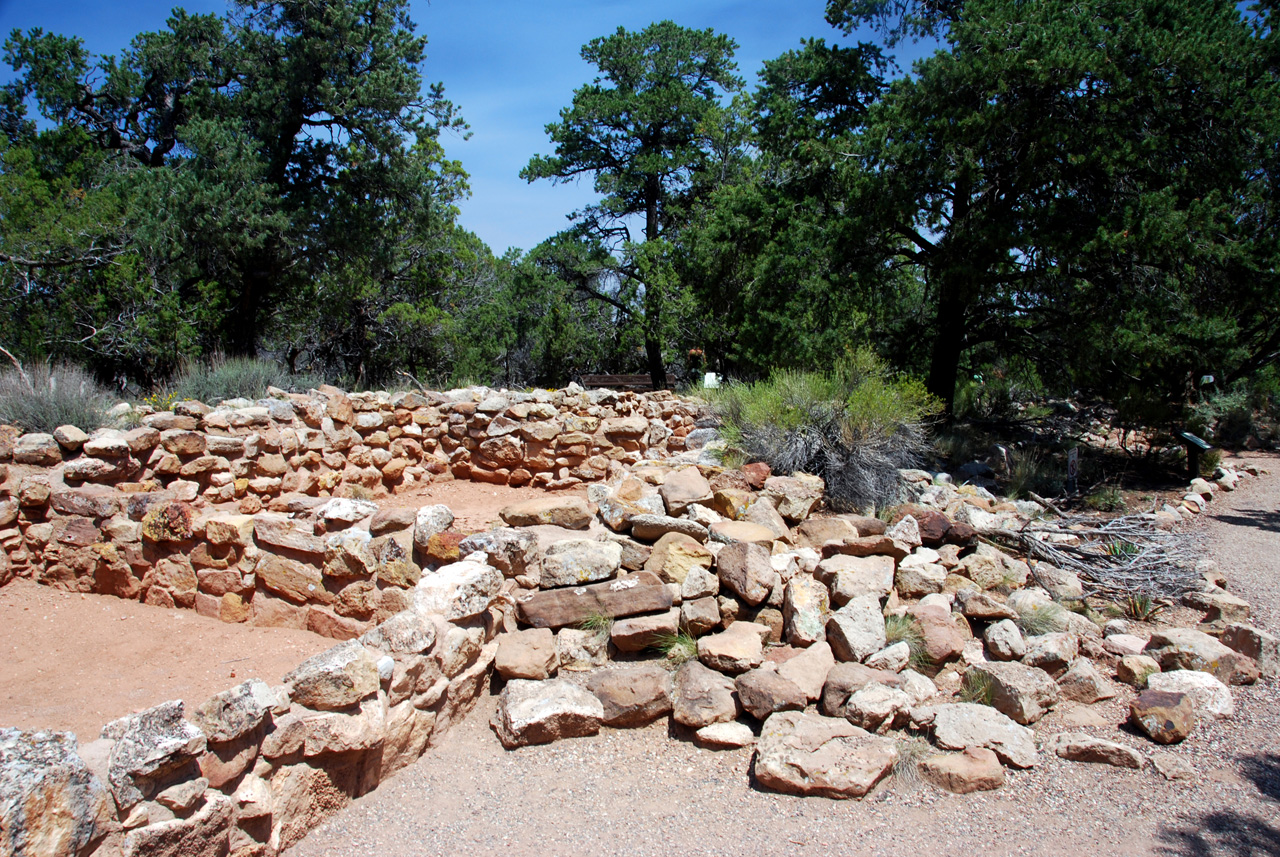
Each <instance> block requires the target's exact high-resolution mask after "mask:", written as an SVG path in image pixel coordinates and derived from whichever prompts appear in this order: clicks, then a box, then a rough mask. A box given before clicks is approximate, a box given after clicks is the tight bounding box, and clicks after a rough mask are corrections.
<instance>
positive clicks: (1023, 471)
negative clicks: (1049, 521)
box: [1005, 447, 1063, 498]
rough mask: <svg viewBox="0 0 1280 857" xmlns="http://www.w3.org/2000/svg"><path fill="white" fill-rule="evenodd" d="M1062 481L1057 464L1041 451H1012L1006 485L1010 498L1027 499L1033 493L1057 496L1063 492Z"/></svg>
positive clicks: (1032, 448)
mask: <svg viewBox="0 0 1280 857" xmlns="http://www.w3.org/2000/svg"><path fill="white" fill-rule="evenodd" d="M1062 479H1063V477H1062V473H1061V471H1060V470H1059V468H1058V465H1057V462H1056V461H1055V460H1054V459H1053V458H1051V457H1049V456H1048V455H1046V454H1045V453H1044V452H1043V451H1041V450H1040V449H1037V448H1034V447H1031V448H1026V449H1013V450H1010V452H1009V479H1008V482H1007V484H1006V485H1005V491H1006V493H1007V494H1008V495H1009V496H1010V497H1022V498H1026V497H1029V496H1030V493H1031V492H1035V493H1037V494H1041V495H1044V494H1048V495H1053V494H1057V493H1058V492H1059V491H1061V490H1062Z"/></svg>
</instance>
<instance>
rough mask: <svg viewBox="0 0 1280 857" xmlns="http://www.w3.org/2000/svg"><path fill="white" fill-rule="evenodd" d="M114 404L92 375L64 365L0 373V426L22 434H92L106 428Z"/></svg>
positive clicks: (42, 365)
mask: <svg viewBox="0 0 1280 857" xmlns="http://www.w3.org/2000/svg"><path fill="white" fill-rule="evenodd" d="M24 371H25V377H24V374H23V373H24ZM114 403H115V399H114V397H113V396H112V395H111V394H110V393H109V392H108V391H107V390H106V388H104V387H102V386H101V385H99V384H98V382H97V381H95V380H94V378H93V376H92V375H90V374H89V373H88V372H86V371H85V370H83V369H81V368H80V367H79V366H73V365H71V364H68V363H57V364H54V365H49V364H45V363H37V364H33V365H32V366H30V367H27V368H26V369H25V370H23V371H20V370H18V369H17V368H12V369H7V370H5V371H3V372H0V422H3V423H7V424H9V425H13V426H17V427H18V428H21V429H22V430H23V431H29V432H32V431H41V432H52V431H53V430H54V429H56V428H57V427H58V426H65V425H72V426H75V427H77V428H79V429H83V430H84V431H93V430H94V429H96V428H101V427H102V426H104V425H106V424H107V411H108V410H109V409H110V408H111V406H112V405H113V404H114Z"/></svg>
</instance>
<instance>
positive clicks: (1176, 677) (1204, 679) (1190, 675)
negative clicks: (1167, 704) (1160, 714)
mask: <svg viewBox="0 0 1280 857" xmlns="http://www.w3.org/2000/svg"><path fill="white" fill-rule="evenodd" d="M1147 687H1149V688H1150V689H1151V690H1158V691H1164V692H1166V693H1182V694H1186V696H1187V698H1188V699H1190V700H1191V705H1192V707H1193V708H1195V712H1196V719H1198V720H1225V719H1226V718H1228V717H1230V716H1231V715H1232V714H1235V711H1236V707H1235V702H1234V701H1233V700H1232V699H1231V689H1230V688H1229V687H1227V686H1226V685H1225V684H1223V683H1222V682H1220V681H1218V680H1217V679H1216V678H1214V677H1213V676H1212V675H1210V674H1209V673H1206V672H1200V671H1198V670H1173V671H1172V672H1159V673H1155V674H1154V675H1151V676H1149V677H1148V678H1147Z"/></svg>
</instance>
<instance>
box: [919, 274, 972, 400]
mask: <svg viewBox="0 0 1280 857" xmlns="http://www.w3.org/2000/svg"><path fill="white" fill-rule="evenodd" d="M939 279H940V283H939V295H938V315H937V318H936V319H935V320H934V327H935V329H936V332H935V334H934V339H933V353H932V355H931V356H930V358H929V378H928V380H927V381H926V384H925V386H926V387H927V388H928V390H929V392H930V393H932V394H933V395H935V396H937V397H938V398H939V399H941V400H942V403H943V405H944V406H945V408H946V414H947V416H948V417H950V416H951V412H952V407H953V405H954V404H955V398H956V373H957V372H958V371H959V368H960V355H961V353H962V352H963V351H964V339H965V303H966V292H967V289H965V288H964V283H963V281H962V279H961V278H960V277H959V276H957V275H956V274H955V273H953V272H948V271H944V272H942V274H941V276H940V278H939Z"/></svg>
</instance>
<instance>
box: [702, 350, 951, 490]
mask: <svg viewBox="0 0 1280 857" xmlns="http://www.w3.org/2000/svg"><path fill="white" fill-rule="evenodd" d="M708 393H709V397H710V400H711V403H712V405H713V406H714V407H715V409H716V411H717V413H718V414H719V416H720V419H721V422H722V424H723V425H722V429H721V433H722V434H723V436H724V438H725V440H726V442H727V443H728V446H729V448H730V449H731V450H733V451H735V452H736V453H737V455H738V457H741V458H744V459H746V460H749V461H763V462H765V463H767V464H768V465H769V466H770V467H771V468H773V470H774V471H775V472H778V473H795V472H796V471H804V472H806V473H815V474H817V475H819V476H821V477H822V478H823V479H824V480H826V483H827V504H828V505H829V506H830V507H831V508H833V509H835V510H836V511H853V510H859V509H862V508H864V507H867V506H883V505H887V504H890V503H896V502H898V501H899V499H900V494H901V480H900V478H899V476H898V470H899V469H901V468H905V467H913V466H915V465H916V464H918V462H919V461H920V460H921V458H922V457H923V454H924V452H925V451H926V449H927V436H926V424H927V421H928V420H929V418H930V417H932V416H933V415H935V414H937V413H938V411H939V410H940V406H939V403H938V401H937V400H936V399H935V398H934V397H932V396H930V395H929V394H928V393H927V392H926V391H925V389H924V385H923V384H921V383H920V382H919V381H917V380H915V379H911V378H902V377H896V376H894V375H892V374H891V373H890V372H889V370H888V369H887V368H886V367H885V366H884V364H883V363H882V362H881V361H880V360H879V359H878V358H876V357H875V355H874V354H872V353H871V352H870V351H866V350H864V351H857V352H850V353H848V354H846V355H845V356H844V357H843V358H841V359H840V360H838V361H837V362H836V364H835V365H834V366H833V367H832V369H831V371H830V372H802V371H797V370H790V369H782V370H778V371H775V372H774V373H773V374H771V375H770V376H769V378H768V379H767V380H764V381H758V382H755V383H750V384H742V383H733V384H728V385H726V386H724V387H721V388H720V389H718V390H711V391H708Z"/></svg>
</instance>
